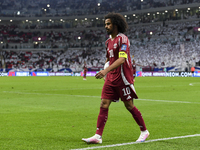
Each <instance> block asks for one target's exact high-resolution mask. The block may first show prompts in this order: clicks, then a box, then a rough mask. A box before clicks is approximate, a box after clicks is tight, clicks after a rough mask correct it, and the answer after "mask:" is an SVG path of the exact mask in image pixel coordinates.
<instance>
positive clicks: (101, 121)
mask: <svg viewBox="0 0 200 150" xmlns="http://www.w3.org/2000/svg"><path fill="white" fill-rule="evenodd" d="M107 119H108V108H102V107H100V112H99V116H98V119H97V130H96V134H98V135H100V136H102V134H103V129H104V127H105V124H106V121H107Z"/></svg>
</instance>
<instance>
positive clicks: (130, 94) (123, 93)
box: [120, 86, 149, 142]
mask: <svg viewBox="0 0 200 150" xmlns="http://www.w3.org/2000/svg"><path fill="white" fill-rule="evenodd" d="M133 89H134V88H131V87H130V86H124V87H120V97H121V100H122V101H123V102H124V105H125V107H126V109H127V110H128V111H129V112H130V113H131V114H132V116H133V118H134V119H135V121H136V122H137V124H138V126H139V127H140V130H141V135H140V137H139V138H138V140H137V142H144V141H145V140H146V138H147V137H148V136H149V132H148V130H147V129H146V125H145V123H144V119H143V117H142V114H141V113H140V111H139V110H138V109H137V108H136V107H135V106H134V103H133V98H137V95H136V93H135V91H134V90H133Z"/></svg>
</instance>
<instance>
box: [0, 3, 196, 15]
mask: <svg viewBox="0 0 200 150" xmlns="http://www.w3.org/2000/svg"><path fill="white" fill-rule="evenodd" d="M194 2H200V0H109V1H107V0H45V1H41V0H1V2H0V16H6V17H8V16H9V17H13V16H24V17H25V16H26V17H34V16H37V17H40V16H44V15H45V16H72V15H79V16H80V15H94V14H105V13H108V12H113V11H114V12H127V11H134V10H141V9H148V8H157V7H166V6H174V5H181V4H189V3H194Z"/></svg>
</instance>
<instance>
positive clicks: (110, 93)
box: [82, 84, 119, 143]
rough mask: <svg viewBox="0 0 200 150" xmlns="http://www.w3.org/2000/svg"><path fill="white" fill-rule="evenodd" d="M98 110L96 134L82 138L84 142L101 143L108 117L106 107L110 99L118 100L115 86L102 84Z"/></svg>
mask: <svg viewBox="0 0 200 150" xmlns="http://www.w3.org/2000/svg"><path fill="white" fill-rule="evenodd" d="M101 99H102V100H101V104H100V111H99V115H98V118H97V130H96V134H95V135H94V136H93V137H91V138H86V139H85V138H83V139H82V140H83V141H84V142H86V143H102V134H103V130H104V127H105V124H106V121H107V119H108V108H109V106H110V104H111V102H112V100H119V95H118V93H116V89H115V87H111V86H108V85H106V84H104V86H103V89H102V94H101Z"/></svg>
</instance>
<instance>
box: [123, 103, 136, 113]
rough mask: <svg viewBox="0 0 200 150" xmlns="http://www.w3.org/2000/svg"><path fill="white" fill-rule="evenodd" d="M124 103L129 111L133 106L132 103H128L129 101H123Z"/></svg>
mask: <svg viewBox="0 0 200 150" xmlns="http://www.w3.org/2000/svg"><path fill="white" fill-rule="evenodd" d="M124 105H125V107H126V109H127V110H129V111H130V110H132V109H133V107H134V105H133V104H129V103H124Z"/></svg>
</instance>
